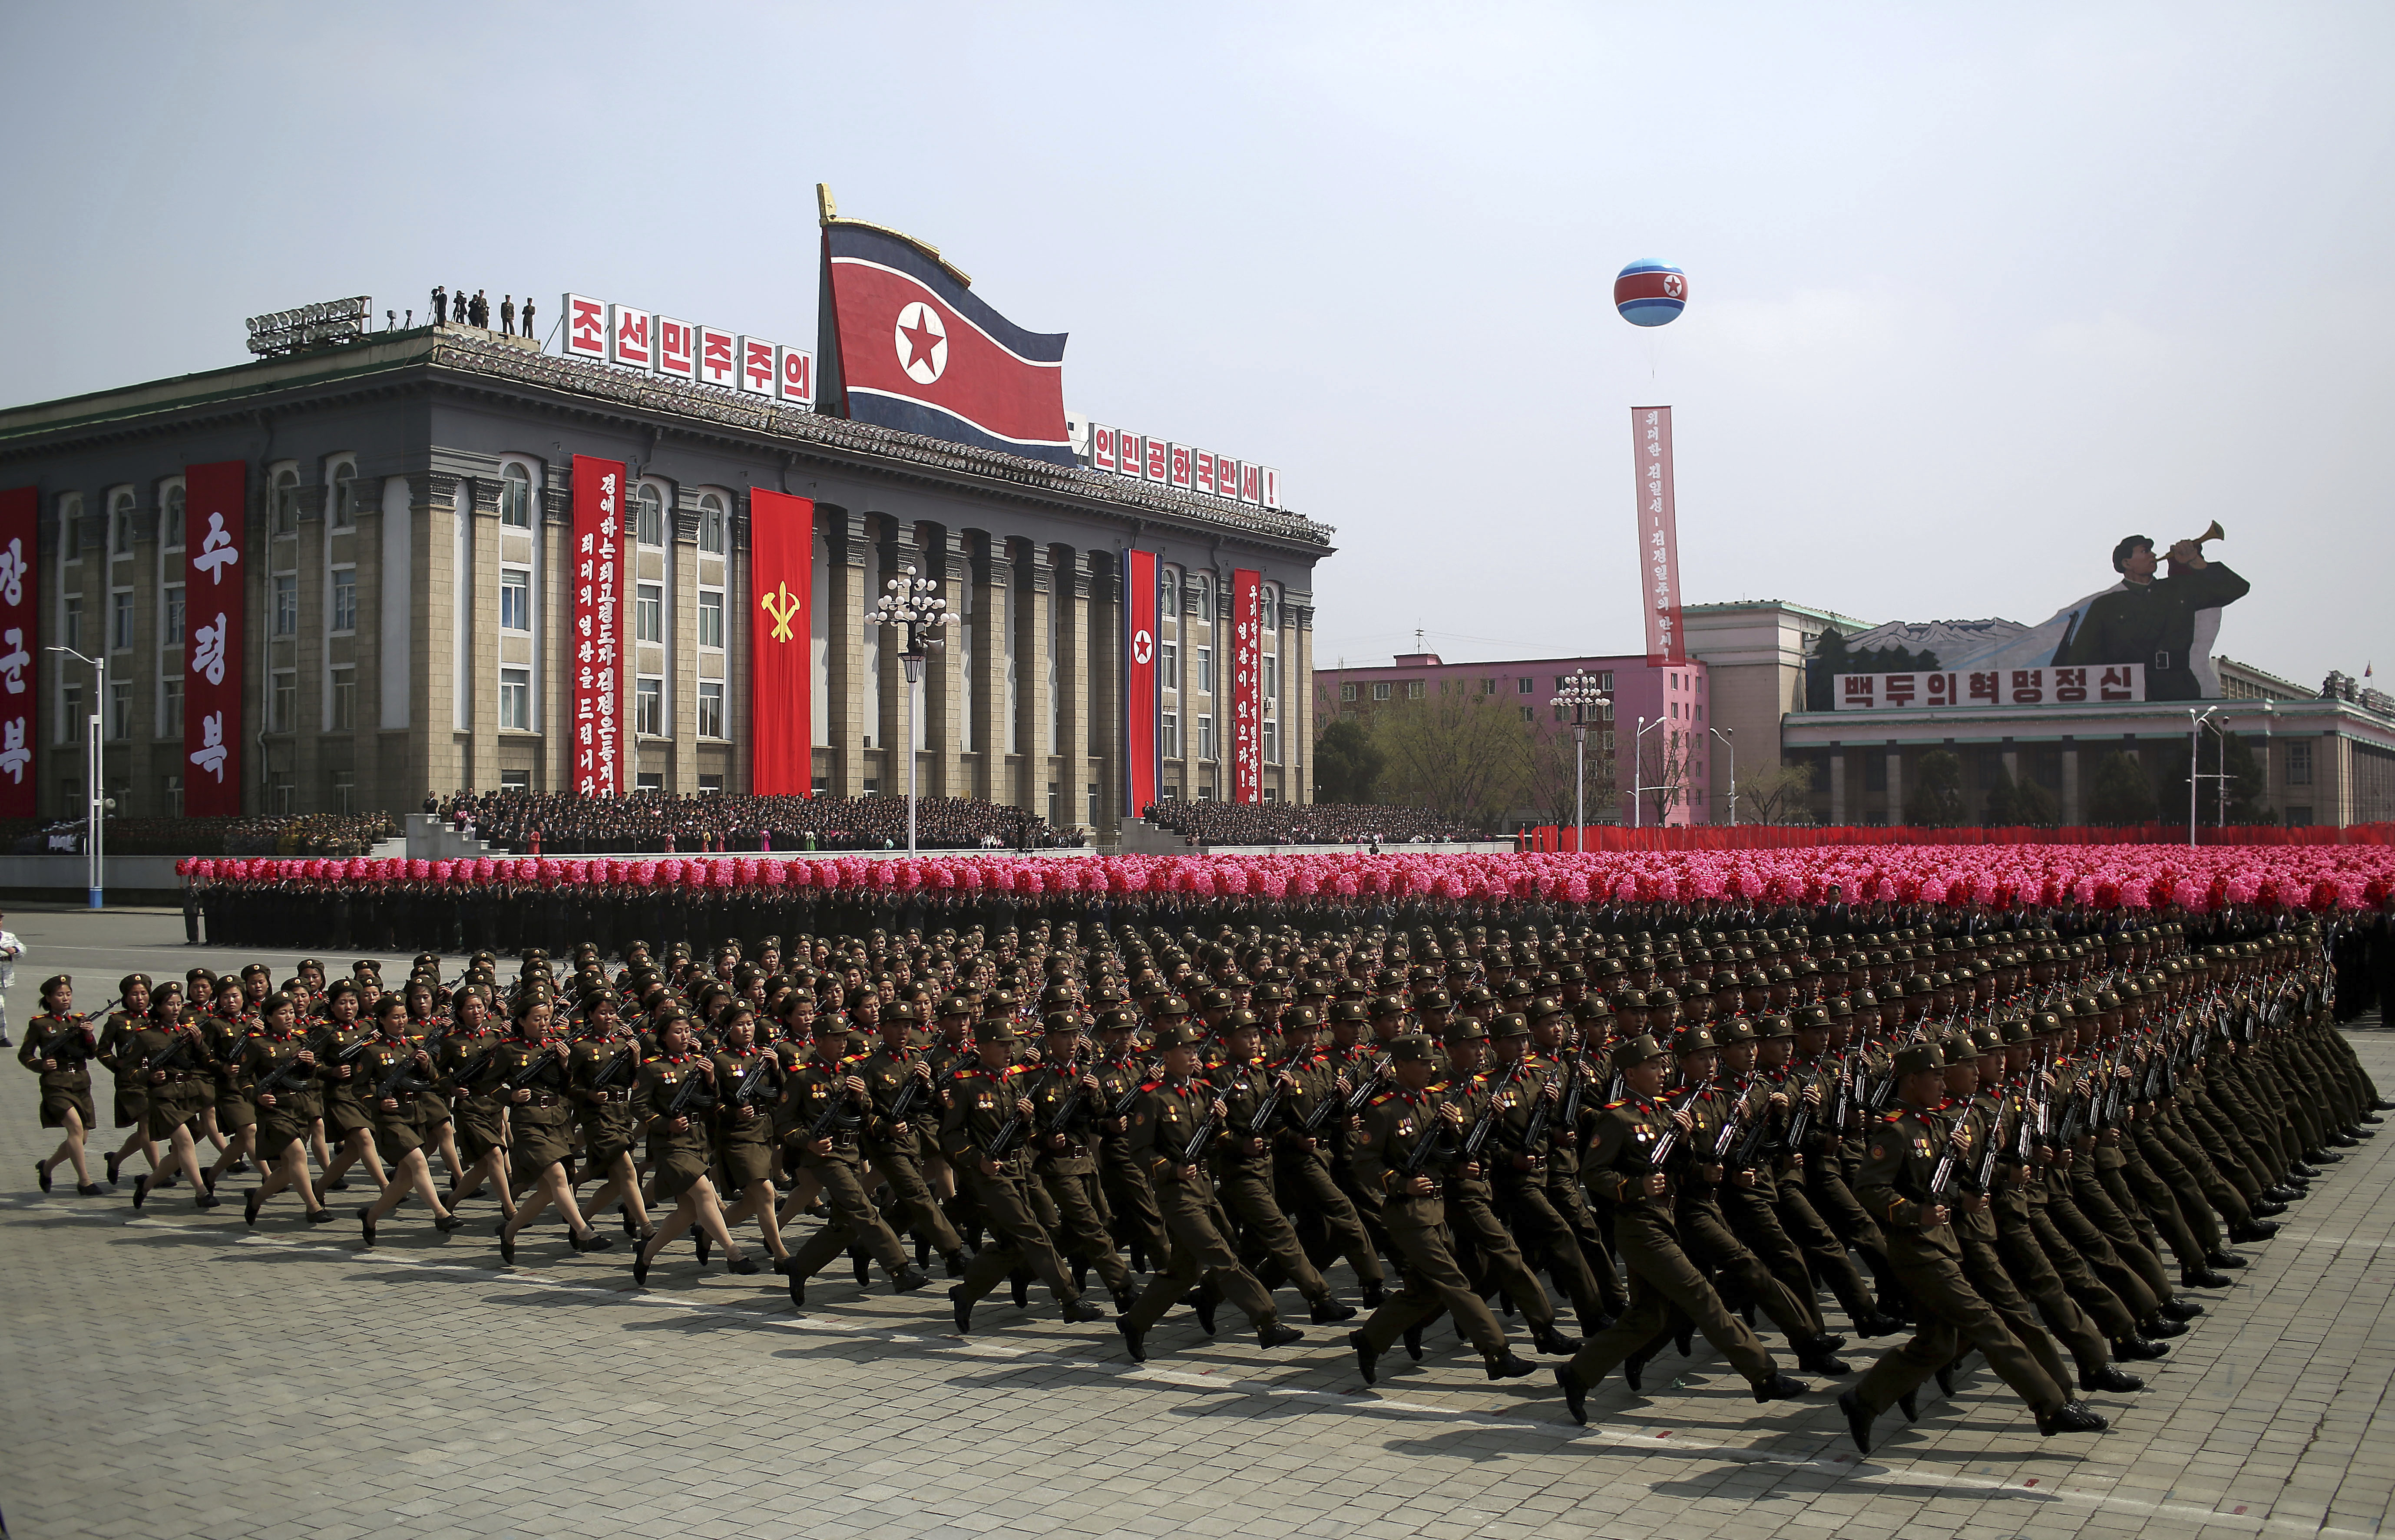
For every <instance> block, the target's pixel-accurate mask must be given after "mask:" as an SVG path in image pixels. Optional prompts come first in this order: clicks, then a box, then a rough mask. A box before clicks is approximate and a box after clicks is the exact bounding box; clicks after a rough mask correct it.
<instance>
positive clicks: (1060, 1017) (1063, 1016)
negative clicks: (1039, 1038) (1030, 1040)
mask: <svg viewBox="0 0 2395 1540" xmlns="http://www.w3.org/2000/svg"><path fill="white" fill-rule="evenodd" d="M1080 1030H1081V1019H1080V1018H1079V1017H1078V1016H1076V1015H1074V1014H1073V1013H1072V1012H1071V1011H1069V1010H1052V1011H1050V1012H1049V1013H1048V1014H1047V1015H1045V1016H1043V1017H1041V1018H1040V1019H1039V1031H1040V1033H1041V1034H1042V1035H1043V1036H1049V1037H1055V1036H1062V1035H1065V1034H1067V1033H1070V1034H1073V1035H1078V1034H1079V1033H1080Z"/></svg>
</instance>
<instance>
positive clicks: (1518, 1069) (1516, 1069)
mask: <svg viewBox="0 0 2395 1540" xmlns="http://www.w3.org/2000/svg"><path fill="white" fill-rule="evenodd" d="M1520 1073H1522V1061H1521V1060H1518V1059H1517V1060H1515V1061H1514V1066H1513V1068H1511V1069H1509V1070H1507V1071H1506V1072H1505V1078H1504V1079H1502V1080H1501V1081H1499V1082H1498V1083H1497V1086H1496V1089H1494V1090H1492V1091H1490V1092H1489V1105H1488V1106H1486V1107H1483V1108H1482V1109H1480V1115H1479V1116H1478V1117H1477V1118H1475V1119H1474V1120H1473V1123H1472V1131H1471V1132H1469V1133H1467V1134H1465V1135H1464V1136H1463V1157H1464V1159H1466V1160H1478V1159H1479V1158H1480V1152H1481V1149H1482V1147H1483V1146H1485V1145H1487V1144H1488V1142H1489V1135H1490V1134H1492V1133H1494V1132H1495V1131H1496V1128H1497V1112H1498V1106H1499V1103H1498V1098H1500V1097H1502V1096H1503V1095H1504V1094H1505V1091H1506V1088H1507V1087H1509V1086H1512V1085H1513V1084H1514V1077H1515V1075H1517V1074H1520Z"/></svg>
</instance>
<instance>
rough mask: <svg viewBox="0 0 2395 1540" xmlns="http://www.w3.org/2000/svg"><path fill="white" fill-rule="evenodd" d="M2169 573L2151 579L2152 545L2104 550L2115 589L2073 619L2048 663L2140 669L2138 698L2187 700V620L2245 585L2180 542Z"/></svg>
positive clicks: (2193, 689)
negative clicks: (2142, 692) (2142, 686)
mask: <svg viewBox="0 0 2395 1540" xmlns="http://www.w3.org/2000/svg"><path fill="white" fill-rule="evenodd" d="M2170 564H2171V570H2170V573H2169V575H2168V576H2166V577H2162V578H2157V577H2155V576H2154V568H2155V566H2156V565H2157V562H2156V561H2155V559H2154V543H2153V542H2152V541H2151V540H2150V539H2148V538H2147V537H2146V536H2144V535H2142V534H2133V535H2130V536H2128V537H2126V538H2125V539H2124V540H2123V541H2122V542H2121V543H2120V544H2119V545H2117V546H2113V547H2112V570H2113V571H2114V572H2116V573H2120V574H2121V577H2122V583H2121V586H2119V587H2118V588H2114V589H2111V590H2110V591H2108V592H2106V593H2102V594H2098V595H2097V596H2096V598H2095V599H2093V600H2092V601H2091V602H2090V603H2089V604H2088V606H2087V612H2086V613H2085V614H2084V615H2082V616H2080V617H2079V622H2078V624H2077V625H2075V626H2073V627H2072V628H2071V635H2070V636H2068V637H2066V638H2063V642H2062V646H2061V647H2060V649H2058V651H2057V652H2056V653H2055V657H2054V661H2055V662H2056V663H2057V664H2058V665H2063V666H2066V667H2074V668H2075V667H2081V666H2087V665H2103V664H2108V663H2136V664H2143V665H2145V667H2146V699H2148V700H2150V701H2192V700H2197V699H2200V698H2201V697H2202V696H2203V680H2202V679H2201V678H2199V677H2198V675H2197V673H2196V671H2195V669H2194V667H2193V666H2192V665H2193V660H2192V658H2191V657H2190V652H2192V650H2193V648H2194V644H2195V617H2196V612H2198V611H2200V610H2216V609H2218V608H2219V607H2220V606H2222V605H2224V604H2233V603H2235V602H2236V601H2237V600H2239V599H2243V598H2244V597H2245V595H2246V592H2247V591H2248V590H2249V589H2250V588H2251V587H2252V586H2253V585H2251V584H2249V583H2247V582H2246V581H2245V580H2244V579H2243V578H2242V577H2240V576H2238V575H2237V574H2236V573H2232V572H2230V570H2229V569H2228V568H2226V567H2224V566H2222V565H2221V564H2220V563H2218V562H2216V561H2206V560H2205V559H2203V546H2199V545H2197V544H2196V543H2195V542H2194V541H2192V540H2182V541H2180V542H2179V543H2178V544H2177V545H2175V546H2172V547H2171V548H2170Z"/></svg>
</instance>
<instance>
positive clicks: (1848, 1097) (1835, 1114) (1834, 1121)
mask: <svg viewBox="0 0 2395 1540" xmlns="http://www.w3.org/2000/svg"><path fill="white" fill-rule="evenodd" d="M1854 1105H1855V1056H1854V1055H1853V1054H1851V1053H1849V1054H1847V1055H1846V1056H1845V1057H1844V1058H1843V1059H1841V1060H1839V1061H1838V1099H1837V1101H1836V1102H1835V1103H1834V1104H1833V1106H1832V1107H1831V1109H1830V1129H1831V1133H1832V1135H1833V1137H1836V1136H1840V1135H1843V1134H1845V1133H1846V1118H1847V1115H1848V1114H1849V1113H1851V1112H1853V1111H1854Z"/></svg>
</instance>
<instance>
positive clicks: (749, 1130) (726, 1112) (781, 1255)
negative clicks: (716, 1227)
mask: <svg viewBox="0 0 2395 1540" xmlns="http://www.w3.org/2000/svg"><path fill="white" fill-rule="evenodd" d="M721 1033H722V1038H723V1046H722V1048H721V1051H719V1052H718V1053H717V1054H716V1055H715V1084H716V1085H717V1086H719V1087H721V1089H720V1090H719V1091H718V1093H717V1094H718V1095H719V1097H720V1098H721V1100H720V1101H719V1102H718V1103H717V1105H716V1109H715V1160H716V1165H717V1166H718V1167H719V1168H720V1169H721V1171H722V1172H723V1180H724V1185H725V1186H726V1187H727V1188H729V1189H730V1190H731V1191H734V1192H735V1193H737V1194H739V1197H740V1201H739V1202H738V1203H736V1204H734V1205H733V1206H732V1207H731V1208H729V1209H727V1210H725V1212H724V1215H723V1224H724V1228H725V1229H726V1230H727V1231H729V1230H730V1229H731V1227H732V1226H734V1225H736V1224H738V1223H739V1222H740V1221H741V1220H743V1219H746V1218H749V1217H750V1216H751V1215H754V1216H755V1217H756V1220H757V1228H758V1230H759V1231H761V1232H762V1233H763V1235H764V1238H765V1249H766V1250H767V1251H768V1252H770V1253H771V1254H772V1255H773V1257H774V1270H775V1271H782V1270H784V1269H783V1267H782V1264H783V1263H784V1262H786V1261H787V1260H788V1259H789V1255H790V1253H789V1249H788V1248H787V1246H785V1245H784V1244H782V1227H781V1224H780V1219H779V1215H778V1214H777V1213H776V1211H775V1206H774V1205H775V1204H776V1203H777V1202H778V1200H777V1199H776V1197H775V1196H774V1166H775V1165H776V1164H778V1160H779V1151H780V1146H779V1144H778V1143H777V1142H776V1141H775V1139H774V1116H773V1111H772V1110H773V1108H774V1105H775V1104H776V1103H778V1102H779V1101H780V1100H781V1099H782V1075H781V1069H782V1062H781V1060H780V1058H779V1056H777V1055H776V1054H775V1053H774V1051H773V1050H772V1049H771V1048H767V1047H763V1046H760V1045H759V1043H758V1042H757V1018H756V1016H755V1014H754V1013H753V1012H751V1011H750V1010H749V1008H748V1007H747V1006H745V1005H735V1006H734V1007H732V1008H731V1009H730V1010H728V1011H727V1012H725V1014H724V1019H723V1024H722V1027H721ZM752 1073H753V1075H754V1080H753V1082H752V1081H751V1079H750V1077H751V1075H752ZM744 1085H747V1086H750V1087H751V1088H750V1090H749V1094H748V1099H746V1100H743V1099H741V1097H740V1094H739V1093H740V1090H741V1087H742V1086H744Z"/></svg>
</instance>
